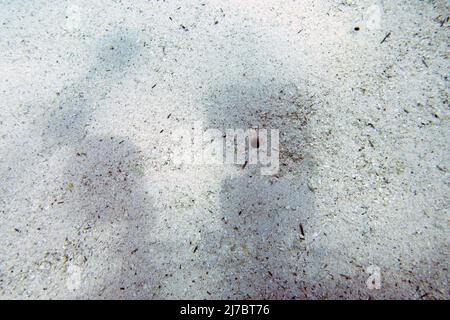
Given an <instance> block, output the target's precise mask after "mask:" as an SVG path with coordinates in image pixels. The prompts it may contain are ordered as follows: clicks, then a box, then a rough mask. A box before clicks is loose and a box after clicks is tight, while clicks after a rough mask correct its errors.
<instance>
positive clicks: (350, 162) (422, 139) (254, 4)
mask: <svg viewBox="0 0 450 320" xmlns="http://www.w3.org/2000/svg"><path fill="white" fill-rule="evenodd" d="M448 12H449V8H448V6H447V3H446V1H444V0H442V1H406V0H404V1H375V0H372V1H365V0H363V1H350V0H346V1H326V0H316V1H306V0H305V1H292V0H291V1H282V0H279V1H253V0H246V1H238V0H232V1H223V0H222V1H219V0H217V1H206V0H205V1H204V2H198V1H193V0H189V1H156V0H152V1H144V0H142V1H135V0H133V1H131V0H130V1H87V0H86V1H84V0H79V1H76V0H75V1H70V2H69V1H68V2H67V3H63V2H62V1H28V0H27V1H18V0H13V1H2V4H1V5H0V22H1V27H0V52H1V53H2V54H1V55H0V70H1V78H0V80H1V81H0V90H1V97H2V99H1V110H2V115H1V117H0V210H1V212H0V214H1V215H0V217H1V218H0V237H1V241H0V298H40V299H47V298H94V299H96V298H97V299H105V298H115V299H129V298H144V299H156V298H160V299H161V298H162V299H166V298H194V299H197V298H198V299H205V298H206V299H212V298H216V299H219V298H251V299H254V298H283V299H291V298H295V299H303V298H308V299H312V298H316V299H317V298H322V299H324V298H361V299H368V298H374V299H390V298H408V299H420V298H422V299H433V298H440V299H448V298H449V287H448V278H449V272H448V264H449V255H448V253H449V241H448V227H449V217H448V209H449V200H448V199H449V168H450V161H449V160H450V157H449V145H448V142H449V138H450V134H449V132H450V131H449V122H448V120H449V113H448V101H447V93H448V91H447V85H448V83H447V81H446V78H447V76H448V60H447V57H448V49H447V44H448V32H447V30H448V27H449V24H448V22H447V21H446V18H447V14H448ZM378 13H379V16H378ZM378 17H379V19H378ZM355 27H359V30H355ZM388 34H389V36H388V37H387V38H386V39H385V41H383V39H384V38H385V37H386V35H388ZM169 115H170V116H169ZM194 121H201V122H202V124H203V126H204V128H205V129H206V128H220V129H222V128H236V127H238V128H250V127H252V126H255V125H260V126H261V125H264V126H267V127H270V128H277V129H279V130H280V133H281V151H280V152H281V154H280V156H281V158H280V163H281V166H280V172H279V174H278V175H277V176H260V175H259V174H258V171H257V170H256V169H255V167H253V166H247V167H245V168H244V169H243V168H242V167H241V166H240V165H200V166H195V165H176V164H175V163H174V162H173V158H172V155H173V152H175V151H176V150H175V149H176V147H174V146H173V143H172V141H171V135H170V134H171V132H173V131H174V130H175V129H177V128H180V127H189V126H190V125H191V123H193V122H194ZM162 130H163V131H162ZM161 131H162V132H161ZM300 224H301V225H302V227H303V232H304V236H303V235H302V234H301V231H300ZM378 270H379V275H380V278H377V276H378V273H377V271H378ZM367 271H369V272H367ZM369 277H372V278H370V280H371V279H375V285H376V287H377V288H378V289H377V288H374V287H373V286H371V285H370V284H369V286H368V285H367V284H366V282H367V280H368V279H369ZM374 277H375V278H374ZM378 280H380V281H379V282H378ZM369 282H370V281H369ZM378 284H379V285H380V286H379V287H378Z"/></svg>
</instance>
